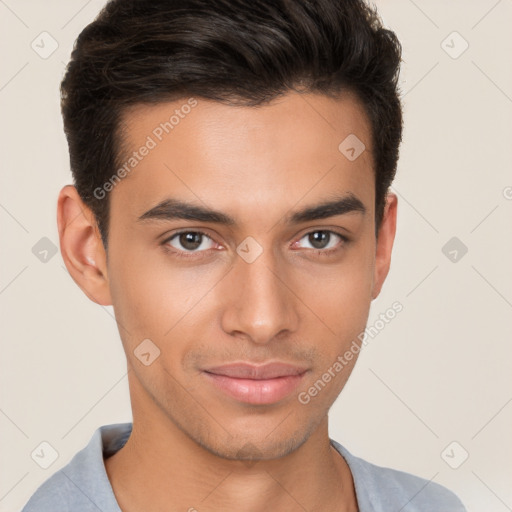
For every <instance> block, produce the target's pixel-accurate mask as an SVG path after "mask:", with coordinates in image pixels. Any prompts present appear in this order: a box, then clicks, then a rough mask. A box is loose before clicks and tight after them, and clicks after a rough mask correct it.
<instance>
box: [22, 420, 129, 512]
mask: <svg viewBox="0 0 512 512" xmlns="http://www.w3.org/2000/svg"><path fill="white" fill-rule="evenodd" d="M130 432H131V424H129V423H125V424H116V425H104V426H102V427H100V428H98V429H97V430H96V431H95V432H94V434H93V436H92V438H91V440H90V441H89V443H88V444H87V446H86V447H85V448H83V449H82V450H80V451H79V452H78V453H77V454H76V455H75V456H74V457H73V458H72V459H71V461H70V462H69V463H68V464H67V465H65V466H64V467H63V468H61V469H59V470H58V471H57V472H56V473H54V474H53V475H52V476H51V477H49V478H48V479H47V480H46V481H45V482H43V484H41V485H40V486H39V487H38V488H37V490H36V491H35V492H34V494H33V495H32V496H31V498H30V499H29V501H28V502H27V504H26V505H25V507H24V508H23V510H22V512H67V511H71V510H80V512H89V511H91V512H93V511H94V512H98V510H101V511H102V512H120V509H119V506H118V504H117V502H116V500H115V496H114V493H113V490H112V487H111V485H110V482H109V480H108V477H107V473H106V470H105V464H104V461H103V456H104V455H105V454H109V453H110V454H111V453H115V451H117V450H118V449H120V448H121V446H122V445H123V444H124V443H125V442H126V439H127V437H128V436H129V433H130Z"/></svg>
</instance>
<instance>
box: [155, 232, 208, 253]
mask: <svg viewBox="0 0 512 512" xmlns="http://www.w3.org/2000/svg"><path fill="white" fill-rule="evenodd" d="M164 243H166V244H169V245H170V246H171V247H173V248H174V249H176V250H177V251H180V252H202V251H203V250H208V249H211V248H212V247H211V246H212V245H213V240H212V239H211V238H210V237H209V236H208V235H207V234H206V233H202V232H201V231H182V232H180V233H176V234H174V235H173V236H172V237H170V238H168V239H167V240H166V241H165V242H164Z"/></svg>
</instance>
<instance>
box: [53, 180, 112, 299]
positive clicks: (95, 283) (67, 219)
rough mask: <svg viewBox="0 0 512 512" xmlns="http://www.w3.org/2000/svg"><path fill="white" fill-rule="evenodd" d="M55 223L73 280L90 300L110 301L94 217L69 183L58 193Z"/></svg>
mask: <svg viewBox="0 0 512 512" xmlns="http://www.w3.org/2000/svg"><path fill="white" fill-rule="evenodd" d="M57 225H58V229H59V240H60V250H61V254H62V259H63V260H64V263H65V265H66V268H67V269H68V272H69V274H70V275H71V277H72V278H73V280H74V281H75V283H76V284H77V285H78V286H79V287H80V288H81V289H82V291H83V292H84V293H85V294H86V295H87V297H89V299H91V300H92V301H93V302H96V303H97V304H101V305H104V306H107V305H110V304H112V300H111V297H110V288H109V282H108V274H107V254H106V251H105V248H104V247H103V242H102V241H101V236H100V233H99V229H98V227H97V224H96V220H95V218H94V215H93V213H92V211H91V209H90V208H89V207H87V206H86V205H85V203H83V201H82V200H81V198H80V196H79V195H78V192H77V190H76V188H75V187H74V186H72V185H66V186H65V187H64V188H63V189H62V190H61V191H60V193H59V199H58V202H57Z"/></svg>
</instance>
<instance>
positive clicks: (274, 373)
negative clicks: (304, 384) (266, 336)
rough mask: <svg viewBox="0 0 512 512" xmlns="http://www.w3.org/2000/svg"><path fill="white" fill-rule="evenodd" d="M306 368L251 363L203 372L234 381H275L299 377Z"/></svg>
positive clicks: (214, 368)
mask: <svg viewBox="0 0 512 512" xmlns="http://www.w3.org/2000/svg"><path fill="white" fill-rule="evenodd" d="M306 370H307V368H304V367H300V366H295V365H292V364H288V363H280V362H274V363H267V364H262V365H254V364H251V363H232V364H226V365H222V366H215V367H212V368H207V369H206V370H204V371H205V372H207V373H214V374H215V375H224V376H226V377H231V378H234V379H254V380H264V379H276V378H278V377H288V376H291V375H301V374H302V373H304V372H306Z"/></svg>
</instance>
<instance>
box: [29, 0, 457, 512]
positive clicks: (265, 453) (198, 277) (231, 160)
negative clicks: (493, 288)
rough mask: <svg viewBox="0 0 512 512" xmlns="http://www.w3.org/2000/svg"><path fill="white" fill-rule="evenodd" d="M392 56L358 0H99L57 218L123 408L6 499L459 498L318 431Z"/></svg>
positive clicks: (366, 278) (373, 223) (391, 168)
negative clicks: (127, 403)
mask: <svg viewBox="0 0 512 512" xmlns="http://www.w3.org/2000/svg"><path fill="white" fill-rule="evenodd" d="M399 64H400V45H399V42H398V41H397V39H396V37H395V35H394V34H393V33H392V32H390V31H388V30H385V29H384V28H383V27H382V26H381V24H380V21H379V18H378V16H377V14H376V12H375V11H374V10H372V9H371V8H370V7H368V6H366V5H365V4H364V3H363V2H362V1H359V0H343V1H342V0H317V1H312V0H294V1H290V0H286V1H285V0H279V1H276V0H253V1H251V2H241V1H236V0H212V1H207V2H206V1H204V0H202V1H198V0H182V1H180V2H177V1H174V2H173V1H169V0H168V1H164V0H156V1H152V2H146V1H143V0H113V1H111V2H109V3H108V4H107V5H106V6H105V8H104V9H103V10H102V12H101V13H100V15H99V16H98V18H97V19H96V20H95V21H94V22H93V23H92V24H90V25H89V26H88V27H86V28H85V29H84V31H83V32H82V33H81V34H80V36H79V38H78V40H77V43H76V46H75V49H74V50H73V54H72V59H71V62H70V64H69V66H68V69H67V73H66V76H65V78H64V80H63V83H62V112H63V117H64V124H65V130H66V135H67V138H68V143H69V148H70V155H71V167H72V172H73V177H74V184H75V185H74V186H71V185H68V186H66V187H64V188H63V189H62V190H61V192H60V195H59V200H58V225H59V236H60V244H61V251H62V256H63V259H64V262H65V264H66V267H67V268H68V270H69V273H70V275H71V276H72V278H73V279H74V280H75V282H76V283H77V284H78V286H80V288H81V289H82V290H83V291H84V293H85V294H86V295H87V296H88V297H89V298H90V299H91V300H93V301H94V302H96V303H98V304H102V305H108V304H112V305H113V307H114V311H115V316H116V320H117V323H118V326H119V332H120V336H121V339H122V342H123V346H124V349H125V352H126V357H127V364H128V380H129V388H130V396H131V403H132V410H133V425H132V424H118V425H108V426H103V427H101V428H100V429H98V430H97V431H96V433H95V434H94V436H93V438H92V439H91V442H90V443H89V445H88V446H87V447H86V448H84V449H83V450H82V451H81V452H80V453H78V454H77V455H76V456H75V458H74V459H73V460H72V461H71V462H70V463H69V464H68V465H67V466H65V467H64V468H63V469H62V470H60V471H58V472H57V473H56V474H55V475H53V476H52V477H51V478H50V479H49V480H48V481H47V482H45V483H44V484H43V485H42V486H41V487H40V488H39V489H38V490H37V491H36V493H35V495H34V496H33V497H32V498H31V500H30V501H29V503H28V504H27V505H26V507H25V508H24V511H25V512H36V511H37V512H43V511H50V510H51V511H64V510H70V511H71V510H73V511H86V510H87V511H89V510H91V511H92V510H96V511H97V510H101V511H103V512H113V511H117V512H119V511H120V510H121V511H123V512H141V511H145V510H148V511H152V512H160V511H162V512H163V511H166V512H170V511H187V510H188V511H194V510H197V511H199V512H203V511H223V512H224V511H232V510H233V511H234V510H251V511H261V512H264V511H268V510H272V511H295V510H297V511H299V510H301V511H304V510H307V511H345V512H348V511H351V512H352V511H356V510H360V511H370V510H371V511H398V510H401V511H420V510H421V511H436V512H440V511H454V512H455V511H463V510H464V507H463V505H462V504H461V503H460V501H459V500H458V498H457V497H456V496H455V495H454V494H452V493H451V492H450V491H448V490H447V489H445V488H443V487H441V486H440V485H438V484H436V483H433V482H427V481H426V480H423V479H421V478H418V477H415V476H412V475H409V474H406V473H403V472H399V471H394V470H392V469H387V468H381V467H377V466H374V465H372V464H371V463H369V462H366V461H364V460H362V459H360V458H358V457H356V456H354V455H352V454H351V453H350V452H349V451H348V450H347V449H346V448H344V447H343V446H341V445H340V444H339V443H337V442H336V441H334V440H331V439H330V438H329V434H328V411H329V409H330V407H331V405H332V404H333V402H334V400H335V399H336V398H337V396H338V395H339V393H340V392H341V390H342V389H343V387H344V385H345V383H346V382H347V379H348V377H349V375H350V373H351V371H352V369H353V367H354V365H355V362H356V359H357V354H358V352H359V349H360V344H361V337H360V333H361V332H363V331H364V329H365V326H366V322H367V319H368V314H369V308H370V304H371V301H372V300H373V299H374V298H376V297H377V296H378V294H379V293H380V290H381V287H382V285H383V283H384V280H385V278H386V275H387V273H388V270H389V266H390V259H391V251H392V246H393V240H394V236H395V227H396V212H397V198H396V196H395V195H394V194H391V193H389V192H388V189H389V185H390V184H391V182H392V180H393V178H394V174H395V171H396V163H397V159H398V148H399V143H400V140H401V131H402V115H401V106H400V101H399V98H398V92H397V79H398V72H399ZM347 351H350V352H351V353H352V354H353V357H348V358H345V359H343V363H342V362H341V360H340V354H346V353H347ZM336 363H337V364H336ZM326 375H327V377H325V376H326Z"/></svg>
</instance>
